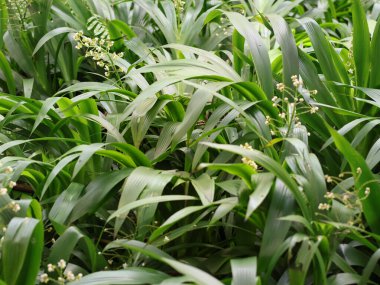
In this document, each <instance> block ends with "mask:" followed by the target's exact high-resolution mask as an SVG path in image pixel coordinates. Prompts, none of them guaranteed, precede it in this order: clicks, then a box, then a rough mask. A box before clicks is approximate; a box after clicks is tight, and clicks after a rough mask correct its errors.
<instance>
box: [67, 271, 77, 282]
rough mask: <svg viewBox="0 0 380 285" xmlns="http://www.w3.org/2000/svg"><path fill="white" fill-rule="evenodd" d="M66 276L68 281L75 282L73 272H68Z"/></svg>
mask: <svg viewBox="0 0 380 285" xmlns="http://www.w3.org/2000/svg"><path fill="white" fill-rule="evenodd" d="M65 275H66V279H67V281H74V280H75V275H74V273H73V272H72V271H70V270H69V271H67V272H66V274H65Z"/></svg>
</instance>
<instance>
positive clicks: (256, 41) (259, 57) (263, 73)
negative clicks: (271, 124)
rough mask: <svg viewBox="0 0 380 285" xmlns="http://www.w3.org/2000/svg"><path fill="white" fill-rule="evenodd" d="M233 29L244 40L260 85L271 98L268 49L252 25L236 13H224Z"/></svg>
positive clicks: (270, 70) (271, 81)
mask: <svg viewBox="0 0 380 285" xmlns="http://www.w3.org/2000/svg"><path fill="white" fill-rule="evenodd" d="M225 14H226V15H227V17H228V18H229V20H230V21H231V23H232V25H233V26H234V27H235V29H236V30H237V31H238V32H239V33H240V34H241V35H242V36H243V37H244V38H245V40H246V42H247V44H248V46H249V49H250V51H251V54H252V58H253V62H254V63H255V68H256V72H257V74H258V77H259V82H260V85H261V86H262V88H263V90H264V92H265V93H266V95H267V97H268V98H272V96H273V78H272V69H271V64H270V60H269V55H268V49H267V48H266V45H265V43H264V41H263V39H262V38H261V36H260V34H259V33H258V32H257V30H256V27H255V25H254V24H253V23H251V22H249V21H248V20H247V18H246V17H244V16H242V15H241V14H239V13H236V12H225Z"/></svg>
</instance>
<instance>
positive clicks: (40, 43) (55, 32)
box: [32, 27, 76, 56]
mask: <svg viewBox="0 0 380 285" xmlns="http://www.w3.org/2000/svg"><path fill="white" fill-rule="evenodd" d="M75 32H76V30H74V29H72V28H69V27H60V28H56V29H54V30H51V31H49V32H48V33H47V34H46V35H44V36H43V37H42V38H41V39H40V40H39V41H38V43H37V45H36V47H35V48H34V51H33V54H32V55H33V56H34V55H35V54H36V53H37V52H38V51H39V50H40V49H41V47H43V46H44V45H45V44H46V43H47V42H48V41H49V40H51V39H52V38H54V37H56V36H58V35H61V34H67V33H75Z"/></svg>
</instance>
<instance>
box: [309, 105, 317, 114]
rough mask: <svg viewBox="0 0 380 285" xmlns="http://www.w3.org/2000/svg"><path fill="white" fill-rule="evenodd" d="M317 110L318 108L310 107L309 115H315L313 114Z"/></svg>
mask: <svg viewBox="0 0 380 285" xmlns="http://www.w3.org/2000/svg"><path fill="white" fill-rule="evenodd" d="M318 110H319V108H318V107H311V108H310V113H311V114H315V113H317V112H318Z"/></svg>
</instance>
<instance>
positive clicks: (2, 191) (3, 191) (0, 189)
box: [0, 187, 8, 196]
mask: <svg viewBox="0 0 380 285" xmlns="http://www.w3.org/2000/svg"><path fill="white" fill-rule="evenodd" d="M7 192H8V189H7V188H4V187H2V188H0V196H3V195H5V194H7Z"/></svg>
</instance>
